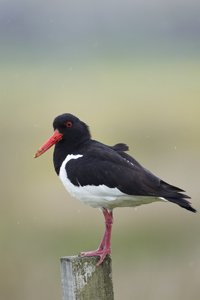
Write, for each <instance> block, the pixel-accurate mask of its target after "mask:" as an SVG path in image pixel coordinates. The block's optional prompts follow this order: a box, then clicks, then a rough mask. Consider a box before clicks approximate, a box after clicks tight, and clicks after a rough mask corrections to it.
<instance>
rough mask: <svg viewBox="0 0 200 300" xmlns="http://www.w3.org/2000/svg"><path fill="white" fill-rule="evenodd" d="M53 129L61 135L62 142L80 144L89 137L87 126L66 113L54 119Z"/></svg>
mask: <svg viewBox="0 0 200 300" xmlns="http://www.w3.org/2000/svg"><path fill="white" fill-rule="evenodd" d="M53 128H54V130H58V131H59V133H61V134H62V135H63V136H62V140H63V141H64V140H66V141H71V142H72V141H74V142H80V141H82V140H86V139H89V138H90V137H91V136H90V131H89V128H88V126H87V125H86V124H85V123H84V122H82V121H81V120H80V119H78V118H77V117H75V116H73V115H72V114H68V113H65V114H62V115H59V116H58V117H56V118H55V119H54V121H53Z"/></svg>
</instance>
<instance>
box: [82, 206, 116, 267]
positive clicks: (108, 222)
mask: <svg viewBox="0 0 200 300" xmlns="http://www.w3.org/2000/svg"><path fill="white" fill-rule="evenodd" d="M103 215H104V218H105V226H106V228H105V233H104V236H103V239H102V241H101V243H100V245H99V248H98V249H97V250H95V251H89V252H82V253H81V255H82V256H99V257H100V260H99V261H98V263H97V265H98V266H99V265H100V264H101V263H102V262H103V261H104V259H105V257H106V255H107V254H110V252H111V249H110V244H111V243H110V240H111V231H112V223H113V214H112V211H108V210H107V209H105V208H103Z"/></svg>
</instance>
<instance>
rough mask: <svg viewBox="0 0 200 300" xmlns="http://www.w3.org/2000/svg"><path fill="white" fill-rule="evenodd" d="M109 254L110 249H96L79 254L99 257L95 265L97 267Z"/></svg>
mask: <svg viewBox="0 0 200 300" xmlns="http://www.w3.org/2000/svg"><path fill="white" fill-rule="evenodd" d="M110 253H111V251H110V248H108V249H107V248H105V249H97V250H94V251H88V252H81V256H99V257H100V259H99V261H98V263H97V266H99V265H100V264H102V262H103V261H104V259H105V258H106V256H107V255H108V254H110Z"/></svg>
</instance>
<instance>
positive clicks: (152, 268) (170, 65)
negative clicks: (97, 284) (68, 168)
mask: <svg viewBox="0 0 200 300" xmlns="http://www.w3.org/2000/svg"><path fill="white" fill-rule="evenodd" d="M199 67H200V65H199V61H198V60H197V59H196V60H193V61H192V60H190V61H189V60H173V61H172V60H165V61H162V60H157V61H156V60H148V59H147V58H138V60H128V59H127V60H126V61H121V62H119V61H115V60H114V59H113V60H112V61H107V60H103V59H102V60H101V61H97V60H93V61H87V62H85V63H83V62H81V63H78V62H70V63H69V62H65V63H64V64H59V63H58V64H55V63H53V62H52V63H49V62H48V63H47V62H44V63H42V62H40V64H34V63H31V62H27V64H21V65H20V64H10V65H9V64H7V65H6V64H5V65H4V66H2V68H1V70H0V82H1V85H2V88H1V148H0V154H1V155H0V157H1V199H2V200H1V210H0V236H1V238H0V239H1V246H0V252H1V253H0V254H1V258H2V259H1V277H2V278H1V281H0V285H1V286H0V294H1V295H0V298H2V299H6V300H10V299H15V300H18V299H19V300H25V299H29V300H32V299H37V298H38V299H49V300H51V299H52V300H53V299H56V298H57V299H59V297H60V298H61V293H60V281H59V257H60V256H63V255H72V254H76V253H78V252H80V251H83V250H90V249H93V248H95V247H97V245H98V243H99V241H100V239H101V235H102V233H103V229H104V228H103V218H102V216H101V215H100V213H99V212H98V211H97V210H94V209H92V208H89V207H86V206H84V205H82V204H80V203H79V202H78V201H75V200H74V199H71V198H69V197H68V196H67V194H66V192H65V190H64V188H63V187H62V185H61V184H60V182H59V180H58V178H57V177H56V175H55V174H54V170H53V165H52V152H51V151H49V152H48V153H46V154H45V155H44V156H43V157H41V158H38V159H37V160H34V159H33V154H34V152H35V150H37V148H38V147H39V146H40V144H41V143H43V142H44V140H46V139H47V138H48V136H49V135H50V134H51V132H52V128H51V123H52V119H53V118H54V116H56V115H58V114H59V113H63V112H71V113H74V114H76V115H77V116H79V117H80V118H81V119H83V120H84V121H85V122H87V123H88V124H89V125H90V127H91V130H92V134H93V136H94V138H96V139H100V140H102V141H103V142H105V143H107V144H114V143H117V142H125V143H127V144H129V146H130V153H131V154H132V155H134V156H135V158H136V159H138V160H139V161H140V162H141V163H143V164H144V165H145V166H146V167H147V168H149V169H151V170H152V171H153V172H155V173H156V174H157V175H158V176H161V177H162V178H163V179H164V180H167V181H170V182H171V183H172V184H175V185H178V186H180V187H182V188H185V189H186V190H187V192H188V194H189V195H191V196H192V198H193V199H192V202H193V206H194V207H196V208H197V209H198V208H199V207H200V205H199V201H198V200H199V199H198V198H199V192H198V188H199V167H200V161H199V146H200V142H199V128H200V121H199V111H200V102H199V94H200V86H199V75H200V74H199V73H200V72H199V70H200V68H199ZM114 215H115V223H114V229H113V255H112V257H113V273H114V274H113V275H114V286H115V299H116V300H118V299H122V297H123V298H124V299H133V295H134V298H135V299H147V298H148V299H154V300H155V299H162V300H163V299H164V300H165V299H169V298H171V299H181V300H184V299H193V300H196V299H199V296H200V288H199V287H200V282H199V278H200V276H199V275H200V259H199V248H200V238H199V236H200V231H199V228H200V226H199V225H200V221H199V215H198V214H197V215H193V214H191V213H189V212H186V211H184V210H182V209H181V208H179V207H177V206H175V205H173V204H166V203H157V204H152V205H149V206H146V207H140V208H138V209H137V210H134V209H118V210H116V211H115V212H114Z"/></svg>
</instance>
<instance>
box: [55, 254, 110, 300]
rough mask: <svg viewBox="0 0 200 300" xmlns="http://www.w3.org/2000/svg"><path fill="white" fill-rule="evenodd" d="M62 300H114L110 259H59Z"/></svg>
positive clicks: (68, 257) (72, 257) (73, 257)
mask: <svg viewBox="0 0 200 300" xmlns="http://www.w3.org/2000/svg"><path fill="white" fill-rule="evenodd" d="M60 262H61V281H62V289H63V300H114V294H113V284H112V267H111V262H112V261H111V258H110V256H107V257H106V259H105V260H104V262H103V263H102V264H101V265H100V266H96V264H97V262H98V258H97V257H81V256H66V257H61V259H60Z"/></svg>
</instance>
